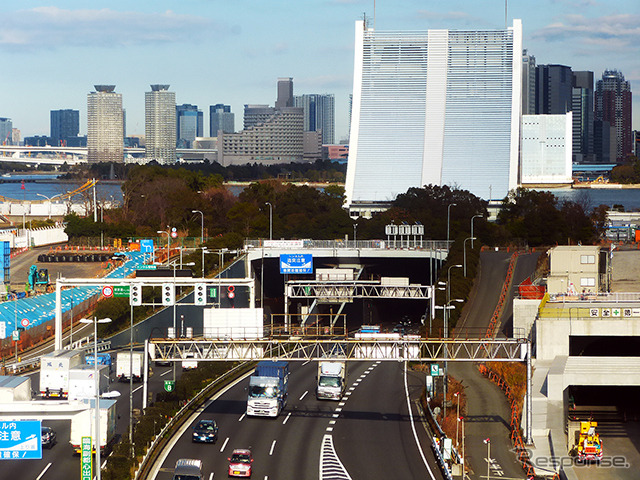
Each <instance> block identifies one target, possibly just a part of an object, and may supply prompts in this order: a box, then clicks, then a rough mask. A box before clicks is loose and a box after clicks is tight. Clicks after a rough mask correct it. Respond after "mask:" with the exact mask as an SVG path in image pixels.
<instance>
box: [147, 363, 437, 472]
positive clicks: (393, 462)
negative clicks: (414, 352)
mask: <svg viewBox="0 0 640 480" xmlns="http://www.w3.org/2000/svg"><path fill="white" fill-rule="evenodd" d="M290 365H291V377H290V382H289V401H288V404H287V407H286V408H285V410H284V412H283V413H281V415H280V416H279V417H278V418H276V419H271V418H259V417H258V418H253V417H247V416H246V415H245V414H244V413H245V409H246V395H247V393H246V387H247V385H248V380H246V379H244V380H242V381H241V382H239V383H238V384H236V385H234V386H233V387H231V388H229V389H228V390H227V391H226V392H225V393H224V394H222V395H221V396H219V397H218V398H217V399H216V400H215V401H213V402H211V403H210V405H208V407H207V408H206V409H205V410H204V412H203V413H202V414H201V415H200V416H198V417H197V418H196V417H194V419H193V421H192V422H190V423H188V424H187V425H186V426H185V429H184V431H183V433H182V435H181V436H180V438H179V439H178V440H177V442H176V443H175V445H174V446H173V448H171V450H170V451H166V452H165V454H166V457H165V458H164V459H163V461H162V464H161V466H160V467H159V468H158V471H157V475H154V476H152V477H151V478H154V479H157V480H171V478H172V477H171V475H172V472H173V468H174V466H175V463H176V460H178V459H179V458H199V459H201V460H202V461H203V471H204V474H205V479H212V478H220V477H224V476H226V474H227V466H228V462H227V457H228V456H229V455H230V453H231V451H232V450H233V449H234V448H251V450H252V452H253V456H254V463H253V466H254V472H253V478H259V479H266V480H268V479H282V478H323V477H321V475H320V470H321V468H322V464H321V462H320V458H321V457H320V452H321V449H322V447H323V443H324V445H325V448H324V449H323V451H324V454H325V456H324V457H323V458H325V460H326V462H329V461H331V464H332V465H335V463H334V462H335V458H332V457H333V452H332V449H331V448H328V445H329V444H332V445H333V447H334V450H335V455H337V458H338V459H339V463H340V464H342V465H343V466H344V473H342V474H338V473H336V471H335V470H332V472H333V473H332V476H331V477H327V476H325V477H324V478H325V479H326V478H331V479H333V480H335V479H343V478H344V479H348V478H353V479H365V478H366V479H389V478H427V479H431V478H433V479H440V478H442V476H441V474H440V471H439V469H438V467H437V466H436V464H435V461H434V458H433V454H432V452H431V449H430V443H429V438H428V436H427V434H426V432H425V429H424V427H423V426H422V424H421V423H419V422H417V423H416V424H412V422H411V421H410V416H409V411H408V407H407V398H406V394H405V383H404V373H403V364H401V363H396V362H387V363H381V362H377V363H368V362H355V363H350V364H349V365H348V382H347V384H348V385H349V387H348V390H347V393H346V395H345V397H344V398H345V399H344V400H343V401H341V402H332V401H319V400H317V399H316V398H315V374H316V364H315V362H311V363H307V364H295V363H291V364H290ZM407 384H408V391H409V395H410V398H411V401H412V402H413V400H415V399H417V397H418V396H419V394H420V392H421V388H422V384H423V377H422V374H419V375H417V374H415V373H412V372H410V373H409V374H408V376H407ZM412 411H413V415H415V414H416V411H415V406H414V405H412ZM198 418H213V419H215V420H216V422H217V423H218V426H219V434H218V435H219V438H218V442H217V443H216V444H199V443H196V444H194V443H192V442H191V426H193V425H195V423H196V422H197V419H198ZM414 427H415V432H416V435H417V437H416V436H415V435H414ZM416 438H418V439H419V442H420V445H421V446H422V450H424V452H423V453H421V451H420V450H419V449H418V445H417V443H416ZM328 439H330V440H328ZM323 441H324V442H323ZM423 455H424V457H425V458H426V460H427V463H428V468H427V466H425V462H424V461H423ZM327 465H328V463H327ZM325 468H326V466H325ZM429 470H430V471H431V472H433V476H432V475H431V474H430V473H429Z"/></svg>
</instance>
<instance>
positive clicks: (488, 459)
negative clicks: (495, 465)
mask: <svg viewBox="0 0 640 480" xmlns="http://www.w3.org/2000/svg"><path fill="white" fill-rule="evenodd" d="M484 443H485V444H486V445H487V480H489V474H490V473H491V469H490V468H489V467H490V466H491V439H489V437H487V438H485V439H484Z"/></svg>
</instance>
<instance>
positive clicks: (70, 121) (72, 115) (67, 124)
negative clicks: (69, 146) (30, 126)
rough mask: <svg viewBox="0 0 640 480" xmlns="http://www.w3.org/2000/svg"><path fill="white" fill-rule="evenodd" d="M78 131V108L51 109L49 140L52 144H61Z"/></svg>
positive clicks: (74, 135)
mask: <svg viewBox="0 0 640 480" xmlns="http://www.w3.org/2000/svg"><path fill="white" fill-rule="evenodd" d="M79 133H80V112H79V111H78V110H71V109H65V110H51V140H52V142H53V145H56V146H57V145H62V144H63V142H65V143H66V140H67V139H68V138H75V137H77V136H78V134H79Z"/></svg>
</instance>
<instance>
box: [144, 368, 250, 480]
mask: <svg viewBox="0 0 640 480" xmlns="http://www.w3.org/2000/svg"><path fill="white" fill-rule="evenodd" d="M249 365H250V363H249V362H245V363H243V364H241V365H237V366H236V367H234V368H232V369H231V370H229V371H227V372H225V373H223V374H222V375H221V376H219V377H218V378H216V379H215V380H213V381H212V382H211V383H210V384H209V385H207V386H206V387H204V388H203V389H202V390H200V392H198V393H197V394H196V395H195V396H194V397H193V398H192V399H190V400H189V401H188V402H187V403H186V404H185V405H184V406H183V407H182V408H181V409H180V410H178V411H177V412H176V414H175V415H174V416H173V417H171V419H170V420H169V421H168V422H167V424H166V425H165V426H164V427H163V428H162V430H161V431H160V433H158V435H156V437H155V438H154V439H153V442H151V445H150V446H149V448H148V449H147V452H146V453H145V455H144V457H143V458H142V461H141V462H140V464H139V465H138V469H137V470H136V471H135V473H134V476H133V478H134V480H138V479H144V478H147V475H148V473H149V472H148V470H149V469H150V468H151V467H152V464H153V461H155V458H156V454H157V452H156V450H158V448H159V447H160V446H161V445H162V443H163V441H164V440H165V435H166V434H167V433H168V432H169V431H171V429H172V428H174V427H176V426H178V425H180V424H181V423H182V422H183V421H184V417H185V416H186V414H187V413H188V411H189V410H191V409H192V407H193V405H194V404H197V403H198V402H200V401H202V400H203V398H204V397H205V396H206V395H209V394H211V393H212V392H213V390H215V389H216V388H217V387H220V386H222V385H226V383H227V382H229V381H230V380H232V379H233V378H235V377H236V376H238V375H240V374H242V373H244V372H243V370H247V371H248V370H250V368H249Z"/></svg>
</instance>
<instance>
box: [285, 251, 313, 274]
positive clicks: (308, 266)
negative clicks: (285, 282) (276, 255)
mask: <svg viewBox="0 0 640 480" xmlns="http://www.w3.org/2000/svg"><path fill="white" fill-rule="evenodd" d="M280 273H282V274H285V273H286V274H309V273H313V255H311V254H310V253H283V254H282V255H280Z"/></svg>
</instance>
